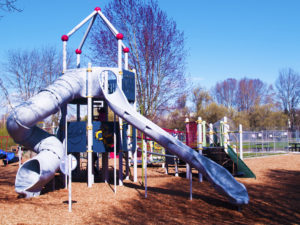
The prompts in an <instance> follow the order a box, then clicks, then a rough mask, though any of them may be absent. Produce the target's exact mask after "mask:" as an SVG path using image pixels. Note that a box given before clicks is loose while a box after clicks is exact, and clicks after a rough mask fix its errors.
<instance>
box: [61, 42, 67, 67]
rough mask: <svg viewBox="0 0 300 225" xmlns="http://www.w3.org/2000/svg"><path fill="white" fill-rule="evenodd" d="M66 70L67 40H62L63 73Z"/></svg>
mask: <svg viewBox="0 0 300 225" xmlns="http://www.w3.org/2000/svg"><path fill="white" fill-rule="evenodd" d="M66 70H67V41H63V71H62V73H65V72H66Z"/></svg>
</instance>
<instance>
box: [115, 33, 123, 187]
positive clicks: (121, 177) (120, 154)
mask: <svg viewBox="0 0 300 225" xmlns="http://www.w3.org/2000/svg"><path fill="white" fill-rule="evenodd" d="M116 38H117V40H118V69H119V75H118V77H117V79H118V80H117V82H118V85H119V87H120V88H121V89H122V73H123V72H122V39H123V34H120V33H119V34H117V35H116ZM119 125H120V133H121V135H120V145H119V186H123V150H122V147H123V140H122V139H123V138H122V130H123V120H122V118H119Z"/></svg>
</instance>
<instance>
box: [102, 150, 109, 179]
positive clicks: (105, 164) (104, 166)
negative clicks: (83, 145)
mask: <svg viewBox="0 0 300 225" xmlns="http://www.w3.org/2000/svg"><path fill="white" fill-rule="evenodd" d="M102 180H103V181H104V183H108V152H104V153H102Z"/></svg>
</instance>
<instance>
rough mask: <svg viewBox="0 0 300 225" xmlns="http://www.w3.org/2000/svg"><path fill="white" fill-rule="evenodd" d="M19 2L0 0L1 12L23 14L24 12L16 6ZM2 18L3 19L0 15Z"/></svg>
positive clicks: (15, 0)
mask: <svg viewBox="0 0 300 225" xmlns="http://www.w3.org/2000/svg"><path fill="white" fill-rule="evenodd" d="M16 3H17V0H0V11H2V12H3V11H4V12H14V11H17V12H21V11H22V10H21V9H19V8H18V7H17V6H16ZM0 17H2V16H1V15H0Z"/></svg>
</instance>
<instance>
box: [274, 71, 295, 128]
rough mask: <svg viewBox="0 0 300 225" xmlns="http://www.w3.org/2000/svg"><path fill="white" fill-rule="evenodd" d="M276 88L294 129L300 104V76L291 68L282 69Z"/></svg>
mask: <svg viewBox="0 0 300 225" xmlns="http://www.w3.org/2000/svg"><path fill="white" fill-rule="evenodd" d="M275 86H276V89H277V95H278V97H279V99H280V101H281V103H282V107H283V109H284V111H285V113H286V114H287V115H288V116H289V119H290V122H291V126H292V128H293V126H294V124H295V116H296V109H297V107H298V105H299V102H300V75H299V74H298V73H297V72H296V71H294V70H293V69H291V68H286V69H281V70H280V71H279V76H278V78H277V80H276V83H275Z"/></svg>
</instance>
